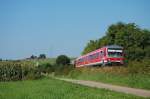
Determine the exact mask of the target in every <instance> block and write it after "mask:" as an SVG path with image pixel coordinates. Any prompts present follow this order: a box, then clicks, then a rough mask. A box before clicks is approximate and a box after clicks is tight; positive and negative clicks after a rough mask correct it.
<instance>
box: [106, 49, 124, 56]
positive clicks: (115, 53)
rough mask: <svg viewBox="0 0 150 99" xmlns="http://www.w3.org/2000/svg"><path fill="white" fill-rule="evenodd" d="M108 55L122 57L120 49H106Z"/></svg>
mask: <svg viewBox="0 0 150 99" xmlns="http://www.w3.org/2000/svg"><path fill="white" fill-rule="evenodd" d="M108 56H109V57H122V56H123V52H122V49H108Z"/></svg>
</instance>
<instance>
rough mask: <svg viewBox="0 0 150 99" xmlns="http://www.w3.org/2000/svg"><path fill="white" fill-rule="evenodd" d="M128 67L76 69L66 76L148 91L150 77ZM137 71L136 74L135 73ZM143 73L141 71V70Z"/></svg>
mask: <svg viewBox="0 0 150 99" xmlns="http://www.w3.org/2000/svg"><path fill="white" fill-rule="evenodd" d="M133 70H135V68H134V69H133V68H132V69H131V68H130V69H129V68H128V67H118V66H113V67H103V68H96V67H93V68H89V67H86V68H79V69H78V68H76V69H75V70H72V71H71V72H70V73H69V75H68V76H66V77H69V78H73V79H81V80H93V81H99V82H104V83H109V84H114V85H121V86H128V87H134V88H143V89H148V90H149V89H150V86H149V85H150V75H149V74H147V73H140V72H139V70H135V72H134V73H133V72H132V71H133ZM137 71H138V73H137ZM142 71H143V70H142ZM149 72H150V71H149Z"/></svg>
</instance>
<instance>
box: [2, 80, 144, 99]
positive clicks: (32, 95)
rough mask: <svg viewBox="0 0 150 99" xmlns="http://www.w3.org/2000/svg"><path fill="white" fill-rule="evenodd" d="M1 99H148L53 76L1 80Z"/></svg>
mask: <svg viewBox="0 0 150 99" xmlns="http://www.w3.org/2000/svg"><path fill="white" fill-rule="evenodd" d="M0 99H146V98H142V97H138V96H133V95H129V94H123V93H118V92H114V91H109V90H106V89H97V88H90V87H85V86H81V85H76V84H71V83H68V82H64V81H60V80H55V79H52V78H42V79H39V80H26V81H16V82H0Z"/></svg>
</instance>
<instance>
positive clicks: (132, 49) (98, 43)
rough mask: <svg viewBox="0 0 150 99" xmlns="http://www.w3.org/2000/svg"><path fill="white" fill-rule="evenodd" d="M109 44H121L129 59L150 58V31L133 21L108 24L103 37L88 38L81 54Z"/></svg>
mask: <svg viewBox="0 0 150 99" xmlns="http://www.w3.org/2000/svg"><path fill="white" fill-rule="evenodd" d="M111 44H116V45H120V46H123V47H124V49H125V57H126V58H127V59H129V60H140V59H142V58H146V57H147V58H150V53H149V52H150V46H149V45H150V31H149V30H146V29H141V28H139V27H138V26H137V25H136V24H135V23H128V24H125V23H122V22H118V23H117V24H112V25H110V26H109V27H108V29H107V31H106V35H105V36H104V37H102V38H100V39H98V40H90V41H89V42H88V43H87V45H86V47H85V48H84V50H83V52H82V54H86V53H89V52H91V51H93V50H96V49H98V48H100V47H102V46H106V45H111Z"/></svg>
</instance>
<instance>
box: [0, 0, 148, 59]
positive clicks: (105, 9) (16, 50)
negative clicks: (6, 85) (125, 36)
mask: <svg viewBox="0 0 150 99" xmlns="http://www.w3.org/2000/svg"><path fill="white" fill-rule="evenodd" d="M149 10H150V0H0V58H3V59H19V58H21V59H22V58H27V57H30V56H31V55H32V54H34V55H39V54H41V53H45V54H46V55H47V56H48V57H56V56H58V55H60V54H66V55H68V56H73V57H76V56H79V55H80V54H81V52H82V50H83V49H84V47H85V45H86V44H87V42H88V41H89V40H94V39H98V38H100V37H102V36H104V35H105V32H106V30H107V28H108V26H109V25H111V24H113V23H117V22H119V21H122V22H125V23H128V22H135V23H136V24H137V25H139V26H140V27H141V28H147V29H150V11H149Z"/></svg>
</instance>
